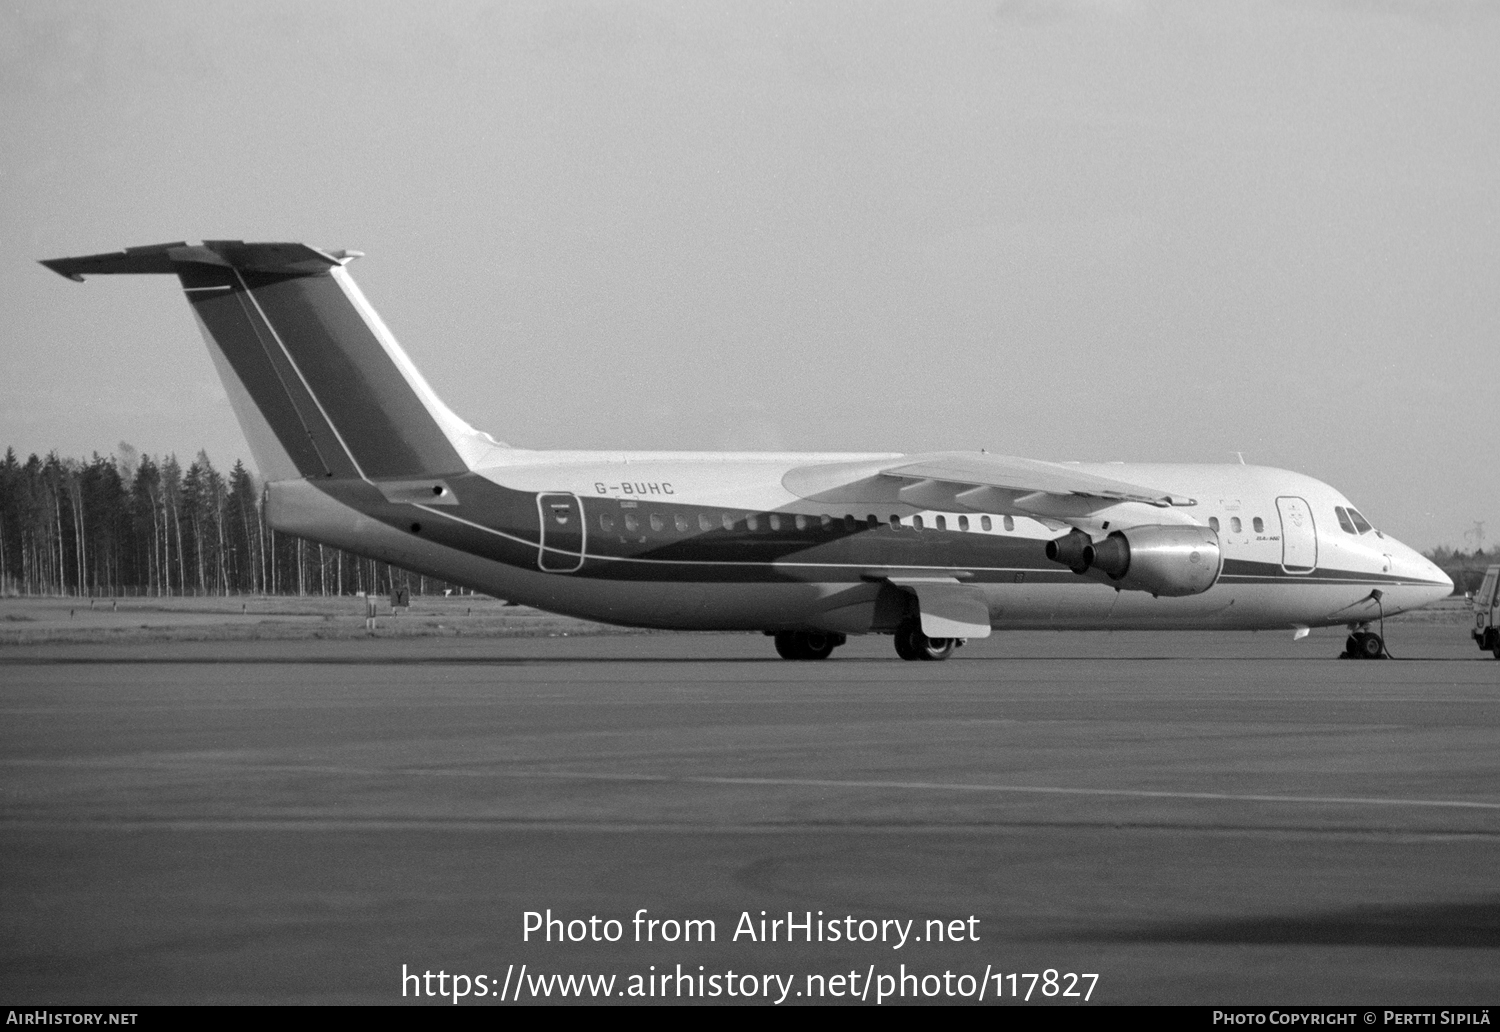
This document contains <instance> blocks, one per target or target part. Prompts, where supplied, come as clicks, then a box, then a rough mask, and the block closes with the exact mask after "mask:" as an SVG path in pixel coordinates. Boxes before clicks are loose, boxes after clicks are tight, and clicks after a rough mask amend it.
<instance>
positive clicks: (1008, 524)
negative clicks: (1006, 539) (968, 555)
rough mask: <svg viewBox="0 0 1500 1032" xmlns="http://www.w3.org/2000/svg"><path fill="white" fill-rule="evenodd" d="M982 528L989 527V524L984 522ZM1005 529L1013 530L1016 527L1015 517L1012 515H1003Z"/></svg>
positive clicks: (986, 528)
mask: <svg viewBox="0 0 1500 1032" xmlns="http://www.w3.org/2000/svg"><path fill="white" fill-rule="evenodd" d="M984 529H985V530H989V529H990V528H989V526H988V524H986V526H985V528H984ZM1005 529H1006V530H1015V529H1016V521H1015V519H1014V518H1013V517H1010V516H1007V517H1005Z"/></svg>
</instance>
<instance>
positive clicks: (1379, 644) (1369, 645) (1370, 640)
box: [1359, 632, 1385, 659]
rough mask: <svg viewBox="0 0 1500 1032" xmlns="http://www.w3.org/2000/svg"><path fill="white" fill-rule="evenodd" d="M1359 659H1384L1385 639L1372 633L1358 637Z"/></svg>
mask: <svg viewBox="0 0 1500 1032" xmlns="http://www.w3.org/2000/svg"><path fill="white" fill-rule="evenodd" d="M1359 639H1360V642H1359V658H1360V659H1384V658H1385V639H1383V638H1381V636H1380V635H1378V634H1374V633H1372V632H1366V633H1364V634H1361V635H1359Z"/></svg>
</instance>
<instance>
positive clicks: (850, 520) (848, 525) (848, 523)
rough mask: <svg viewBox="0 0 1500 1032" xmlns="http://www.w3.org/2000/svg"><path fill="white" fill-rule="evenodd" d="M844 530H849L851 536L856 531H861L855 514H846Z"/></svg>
mask: <svg viewBox="0 0 1500 1032" xmlns="http://www.w3.org/2000/svg"><path fill="white" fill-rule="evenodd" d="M844 529H845V530H847V531H848V532H849V533H851V534H853V533H854V532H855V531H856V530H858V529H859V520H857V519H855V518H854V514H853V513H850V512H846V513H844Z"/></svg>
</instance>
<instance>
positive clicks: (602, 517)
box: [599, 512, 615, 530]
mask: <svg viewBox="0 0 1500 1032" xmlns="http://www.w3.org/2000/svg"><path fill="white" fill-rule="evenodd" d="M599 529H600V530H614V529H615V517H614V514H613V513H608V512H601V513H600V514H599Z"/></svg>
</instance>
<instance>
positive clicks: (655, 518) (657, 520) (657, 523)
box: [651, 512, 666, 532]
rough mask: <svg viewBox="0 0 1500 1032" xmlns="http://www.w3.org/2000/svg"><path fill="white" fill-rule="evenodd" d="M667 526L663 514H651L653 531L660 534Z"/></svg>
mask: <svg viewBox="0 0 1500 1032" xmlns="http://www.w3.org/2000/svg"><path fill="white" fill-rule="evenodd" d="M665 526H666V523H665V522H664V521H663V520H662V518H661V514H660V513H655V512H653V513H652V514H651V529H652V530H655V531H658V532H660V530H661V529H662V528H663V527H665Z"/></svg>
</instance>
